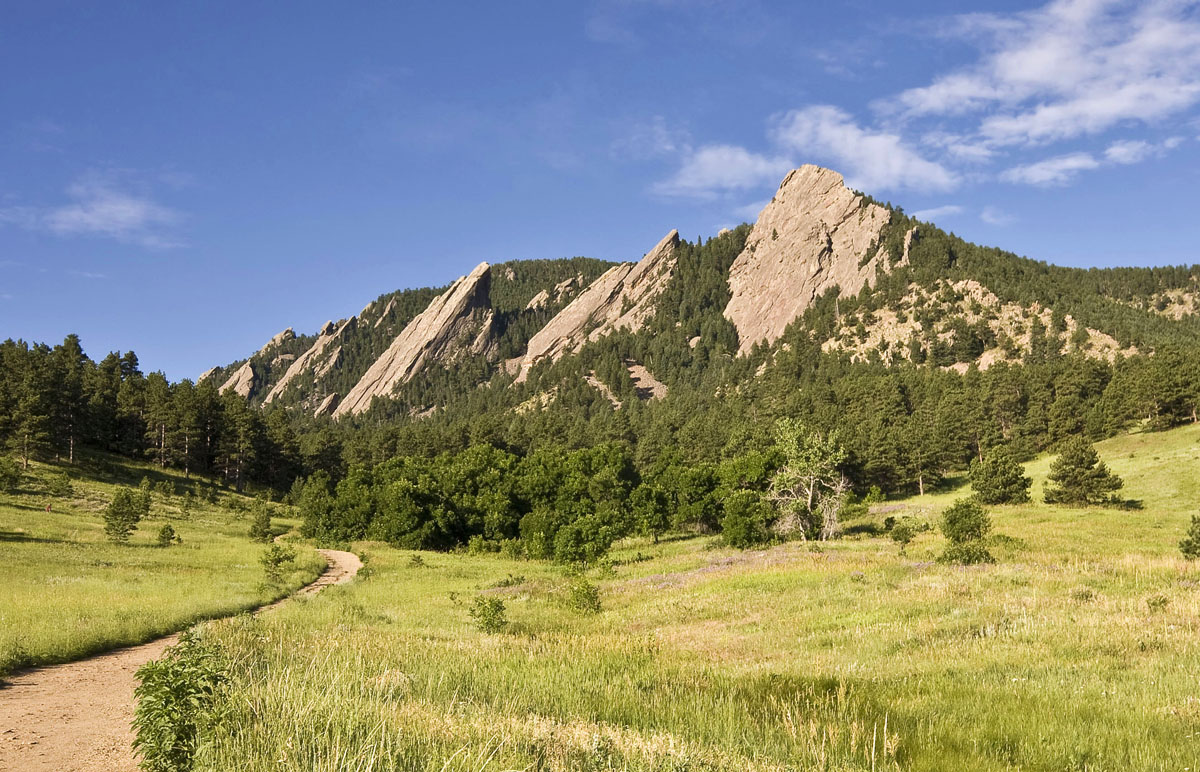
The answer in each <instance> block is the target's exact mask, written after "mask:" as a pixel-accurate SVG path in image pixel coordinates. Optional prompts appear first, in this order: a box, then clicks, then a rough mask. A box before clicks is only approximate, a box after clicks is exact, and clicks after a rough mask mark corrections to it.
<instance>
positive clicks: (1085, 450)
mask: <svg viewBox="0 0 1200 772" xmlns="http://www.w3.org/2000/svg"><path fill="white" fill-rule="evenodd" d="M1050 482H1052V483H1054V485H1053V486H1052V487H1051V486H1047V488H1046V491H1045V499H1046V503H1047V504H1067V505H1071V506H1084V507H1085V506H1088V505H1090V504H1103V503H1105V502H1107V501H1110V500H1111V498H1112V495H1113V493H1114V492H1115V491H1117V490H1120V488H1121V487H1122V486H1123V485H1124V484H1125V483H1124V482H1122V481H1121V478H1120V477H1117V476H1116V475H1115V474H1113V473H1112V472H1111V471H1109V469H1108V467H1107V466H1106V465H1105V464H1104V462H1102V461H1101V460H1100V456H1099V455H1098V454H1097V453H1096V449H1095V448H1094V447H1093V446H1092V444H1091V443H1090V442H1088V441H1087V440H1086V439H1084V438H1083V437H1074V438H1072V439H1070V440H1067V441H1066V442H1065V443H1063V446H1062V448H1061V450H1060V451H1059V454H1058V458H1056V459H1055V460H1054V463H1052V464H1051V465H1050Z"/></svg>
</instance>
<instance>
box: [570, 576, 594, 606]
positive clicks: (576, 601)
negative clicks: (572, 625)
mask: <svg viewBox="0 0 1200 772" xmlns="http://www.w3.org/2000/svg"><path fill="white" fill-rule="evenodd" d="M567 608H569V609H571V610H572V611H574V612H575V613H577V614H585V615H591V614H599V613H600V611H601V610H602V609H601V605H600V588H599V587H597V586H596V585H594V584H592V583H591V582H589V581H588V580H587V579H585V578H584V577H582V576H580V577H577V578H576V579H575V580H574V581H573V582H571V584H570V586H569V587H568V588H567Z"/></svg>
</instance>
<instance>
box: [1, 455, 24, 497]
mask: <svg viewBox="0 0 1200 772" xmlns="http://www.w3.org/2000/svg"><path fill="white" fill-rule="evenodd" d="M20 485H21V467H20V465H19V464H18V463H17V462H16V461H13V460H12V459H11V458H9V457H7V456H0V491H4V492H5V493H9V492H11V491H15V490H16V489H17V488H18V486H20Z"/></svg>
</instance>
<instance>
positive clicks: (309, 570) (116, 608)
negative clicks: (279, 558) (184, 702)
mask: <svg viewBox="0 0 1200 772" xmlns="http://www.w3.org/2000/svg"><path fill="white" fill-rule="evenodd" d="M63 474H64V472H63V470H62V469H61V468H56V467H52V466H47V465H40V464H37V465H34V466H33V467H32V468H31V470H30V472H29V473H28V475H27V476H26V478H25V480H24V481H23V482H22V485H21V488H20V490H19V491H17V492H16V493H13V494H0V563H2V564H3V571H4V581H3V582H0V675H2V674H4V673H5V672H10V671H11V670H13V669H15V668H18V667H22V666H25V665H32V664H42V663H48V662H61V661H66V660H71V659H76V658H78V657H80V656H83V655H86V654H89V653H92V652H96V651H101V650H105V649H111V648H114V647H116V646H122V645H127V644H133V643H140V642H142V641H146V640H149V639H152V638H155V637H158V636H160V635H163V634H166V633H169V632H173V631H175V630H179V629H181V628H183V627H186V626H187V625H188V624H190V623H192V622H195V621H197V620H200V619H206V618H211V617H215V616H222V615H226V614H231V613H235V612H238V611H241V610H244V609H248V608H252V607H255V606H258V605H261V604H263V603H265V602H267V601H270V600H272V599H274V598H275V597H278V596H280V595H281V594H284V593H286V592H289V591H291V590H293V589H295V588H296V587H299V586H300V585H302V584H305V583H307V582H309V581H311V580H312V579H313V578H315V577H316V576H317V575H318V574H319V573H320V570H321V569H322V568H323V567H324V565H325V564H324V561H323V560H322V559H321V558H320V557H319V556H317V555H316V554H315V553H313V552H311V551H301V554H300V557H299V558H298V561H297V567H296V570H295V571H293V572H292V573H291V574H290V575H289V576H288V577H287V580H286V582H285V584H284V585H283V586H281V587H264V586H262V583H263V570H262V567H261V566H260V565H259V562H258V558H259V555H260V553H261V552H262V550H263V546H262V545H261V544H257V543H255V542H252V541H251V540H250V539H249V537H248V536H247V533H248V529H249V527H250V518H249V515H247V514H245V513H240V512H234V511H232V510H231V509H229V508H228V507H227V506H218V505H215V504H207V503H204V502H202V501H196V503H195V505H194V507H193V508H192V510H191V512H190V513H184V512H183V511H182V510H181V506H182V502H183V498H182V496H181V495H174V496H171V497H169V498H168V497H166V496H164V495H162V494H155V495H154V503H153V506H152V509H151V514H150V517H149V518H148V519H145V520H143V521H142V522H141V523H140V524H139V525H138V529H137V531H135V532H134V534H133V537H132V538H131V539H130V541H129V543H127V544H113V543H111V542H109V541H107V540H106V539H105V537H104V522H103V518H102V516H101V513H102V511H103V509H104V507H105V506H106V505H107V504H108V502H109V501H110V500H111V498H112V495H113V493H114V491H116V490H117V489H118V487H120V486H121V485H130V486H136V485H137V484H138V482H139V481H140V480H141V479H142V477H143V476H146V475H148V476H149V477H150V478H151V479H152V480H154V481H156V482H165V483H168V484H169V485H170V486H172V487H174V488H176V489H178V490H179V491H180V492H182V491H183V490H184V489H188V488H190V487H193V486H196V485H198V484H199V482H198V481H197V480H195V479H193V480H191V481H188V480H185V479H184V477H183V475H181V474H177V473H173V472H162V471H161V470H158V469H157V468H154V467H150V466H141V465H138V464H133V463H128V462H124V461H116V460H114V459H111V458H107V457H104V458H100V459H97V460H95V461H94V462H93V463H92V464H91V465H90V466H88V467H86V469H73V468H72V469H70V470H69V471H68V472H66V474H69V475H70V476H71V477H73V479H72V480H71V482H70V489H71V490H70V493H69V494H66V495H62V494H60V495H52V494H50V493H49V492H48V490H49V489H50V488H51V487H52V486H51V480H52V479H55V478H59V479H61V477H62V475H63ZM221 499H223V500H224V501H225V502H228V501H230V500H234V499H236V500H243V497H240V496H238V497H235V496H233V495H232V494H221ZM48 504H49V505H50V508H51V511H50V512H46V506H47V505H48ZM164 524H170V525H171V527H172V528H174V530H175V531H176V532H177V533H178V534H179V536H180V537H181V538H182V540H183V541H182V543H180V544H176V545H172V546H170V547H166V548H164V547H159V546H158V545H157V535H158V532H159V529H161V528H162V526H163V525H164ZM275 524H276V525H278V526H285V525H287V521H285V520H280V519H276V520H275Z"/></svg>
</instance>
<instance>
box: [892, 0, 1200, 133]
mask: <svg viewBox="0 0 1200 772" xmlns="http://www.w3.org/2000/svg"><path fill="white" fill-rule="evenodd" d="M1194 6H1195V3H1194V2H1187V1H1186V0H1159V1H1157V2H1147V3H1130V2H1115V1H1114V0H1055V1H1054V2H1051V3H1049V4H1048V5H1046V6H1045V7H1043V8H1040V9H1037V10H1033V11H1027V12H1023V13H1017V14H1011V15H998V14H969V15H966V16H963V17H959V19H958V24H957V25H956V28H955V30H954V34H956V35H958V36H960V37H968V38H972V39H976V40H980V41H982V47H983V53H982V55H981V57H980V60H979V61H978V62H977V63H976V64H975V65H973V66H971V67H968V68H965V69H962V70H960V71H956V72H951V73H948V74H946V75H943V76H941V77H938V78H936V79H934V80H933V82H932V83H930V84H929V85H926V86H922V87H919V88H912V89H908V90H907V91H904V92H902V93H901V94H899V95H898V96H897V97H895V98H894V99H891V100H886V101H885V102H883V103H881V104H880V105H878V106H879V107H880V109H882V110H883V111H884V112H887V113H893V114H896V113H898V114H902V115H904V116H906V117H909V118H914V117H921V116H950V115H967V114H971V113H979V112H987V113H988V114H986V115H984V116H983V117H982V118H981V119H980V121H979V124H978V128H977V133H978V135H979V138H980V140H982V141H983V142H985V143H987V144H989V145H991V146H1006V145H1023V144H1043V143H1047V142H1053V141H1058V140H1064V139H1070V138H1074V137H1078V136H1082V135H1086V134H1095V133H1099V132H1103V131H1106V130H1108V129H1111V128H1113V127H1114V126H1117V125H1120V124H1123V123H1148V122H1152V121H1157V120H1160V119H1163V118H1166V117H1168V116H1171V115H1175V114H1178V113H1180V112H1181V111H1184V110H1186V109H1188V108H1190V107H1192V106H1193V105H1195V104H1197V103H1198V102H1200V22H1198V21H1197V20H1196V18H1195V14H1194V12H1193V11H1194Z"/></svg>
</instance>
